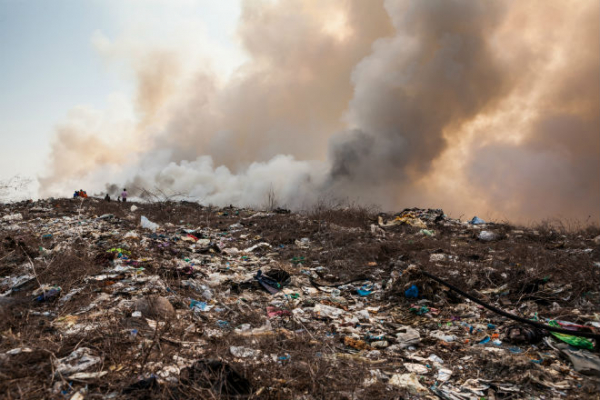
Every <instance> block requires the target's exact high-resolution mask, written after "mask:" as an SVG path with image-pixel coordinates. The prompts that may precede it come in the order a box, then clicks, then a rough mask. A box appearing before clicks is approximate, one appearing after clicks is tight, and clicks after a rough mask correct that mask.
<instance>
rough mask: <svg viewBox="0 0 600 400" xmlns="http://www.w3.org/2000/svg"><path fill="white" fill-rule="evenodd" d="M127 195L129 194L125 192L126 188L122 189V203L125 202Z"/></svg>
mask: <svg viewBox="0 0 600 400" xmlns="http://www.w3.org/2000/svg"><path fill="white" fill-rule="evenodd" d="M127 196H129V194H128V193H127V189H123V191H122V192H121V198H122V199H123V203H126V202H127Z"/></svg>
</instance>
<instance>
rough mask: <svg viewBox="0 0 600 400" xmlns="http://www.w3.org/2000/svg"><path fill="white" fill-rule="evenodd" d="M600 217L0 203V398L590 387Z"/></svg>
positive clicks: (599, 324)
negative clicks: (557, 221) (546, 220)
mask: <svg viewBox="0 0 600 400" xmlns="http://www.w3.org/2000/svg"><path fill="white" fill-rule="evenodd" d="M599 234H600V230H599V229H598V228H585V229H578V230H566V229H562V230H561V229H557V228H552V227H550V226H539V227H538V228H536V229H532V228H520V227H516V226H512V225H508V224H503V223H491V222H486V221H484V220H482V219H480V218H477V217H474V218H473V219H471V220H469V221H461V220H458V219H452V218H449V217H448V216H446V215H445V214H444V212H443V211H442V210H433V209H428V210H424V209H406V210H404V211H402V212H400V213H397V214H393V215H391V214H384V213H376V212H374V211H372V210H369V209H363V208H352V207H349V208H340V207H330V208H326V207H315V208H314V209H312V211H310V212H302V213H294V212H289V210H285V209H280V208H274V209H270V210H267V211H257V210H252V209H248V208H235V207H226V208H214V207H203V206H201V205H199V204H197V203H189V202H157V203H136V202H133V203H116V202H112V203H111V202H105V201H102V200H99V199H96V198H93V197H89V198H74V199H56V200H55V199H49V200H40V201H35V202H31V201H28V202H21V203H13V204H4V205H2V206H0V291H1V292H2V294H1V297H0V313H1V320H0V334H1V336H0V338H1V339H0V392H1V393H3V397H4V398H67V399H83V398H105V399H113V398H169V399H184V398H207V399H209V398H211V399H214V398H247V399H250V398H273V399H290V398H295V399H365V398H436V397H437V398H442V399H453V400H454V399H509V398H510V399H516V398H584V397H585V398H591V397H593V398H597V396H598V393H599V390H598V389H599V382H600V357H599V356H598V352H597V349H598V339H599V337H600V306H599V304H600V236H599Z"/></svg>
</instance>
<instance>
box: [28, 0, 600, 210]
mask: <svg viewBox="0 0 600 400" xmlns="http://www.w3.org/2000/svg"><path fill="white" fill-rule="evenodd" d="M532 7H534V8H535V12H531V11H532ZM598 11H600V10H599V7H598V4H597V3H596V2H573V3H564V2H558V1H548V2H544V3H543V4H541V3H538V2H535V3H534V2H531V1H523V2H473V1H460V0H448V1H441V0H440V1H427V2H425V1H404V0H390V1H385V2H383V1H369V2H365V1H360V0H354V1H351V0H339V1H335V0H330V1H319V2H315V1H311V0H305V1H300V0H297V1H291V2H288V1H285V2H284V1H279V2H266V1H265V2H262V1H246V2H245V3H244V6H243V12H242V16H241V19H240V22H239V27H238V36H239V38H240V42H241V45H242V46H243V47H244V49H245V50H246V52H247V54H248V61H247V62H246V63H244V64H243V65H242V66H241V67H240V68H238V70H237V71H236V72H235V73H234V74H233V76H232V77H231V78H230V79H229V80H228V81H226V82H221V81H219V79H218V78H217V77H216V75H214V74H213V73H211V72H210V70H208V69H207V68H199V69H198V71H197V72H196V73H194V74H191V75H185V74H184V73H183V72H182V71H183V70H184V68H183V67H182V66H181V65H180V64H181V60H180V59H181V57H180V56H179V55H178V54H177V53H175V52H173V51H170V50H169V49H151V50H148V51H145V52H144V51H139V52H136V58H135V59H134V60H133V61H132V66H133V69H134V71H135V72H136V77H137V80H138V93H137V96H136V98H135V99H134V100H135V102H134V104H133V105H132V106H131V107H130V108H131V109H133V110H134V114H135V118H133V119H131V118H121V119H119V118H114V116H110V115H108V114H109V113H97V112H89V111H86V110H81V109H76V110H74V112H73V113H72V115H71V116H70V118H69V119H68V120H67V121H65V122H64V123H63V124H61V125H60V126H59V127H58V128H57V135H56V137H55V141H54V143H53V147H52V153H51V158H50V163H49V173H48V175H47V176H45V177H43V178H41V179H40V184H41V187H42V190H41V194H42V195H53V194H57V193H61V192H62V191H64V190H65V188H67V187H68V185H73V184H75V186H78V187H79V186H81V185H83V184H85V185H89V186H86V187H90V188H94V187H95V188H99V189H101V188H103V187H104V185H105V184H106V182H107V181H108V183H109V184H111V183H117V184H118V186H119V187H121V186H127V187H128V189H130V188H131V190H134V191H135V188H147V189H151V188H159V189H160V190H164V191H168V192H170V193H185V194H186V195H187V196H189V197H191V198H195V199H198V200H199V201H202V202H205V203H213V204H230V203H234V204H239V205H259V204H261V203H262V202H263V201H264V199H265V196H266V193H267V192H268V191H270V190H271V189H273V190H274V191H275V192H276V193H277V197H278V200H279V201H280V202H281V203H282V204H285V205H287V206H290V207H294V208H302V207H309V206H310V205H311V204H313V203H314V202H316V201H317V200H318V199H319V198H320V197H323V196H336V197H340V198H350V199H353V200H358V201H360V202H364V203H370V204H372V203H376V204H380V205H382V206H383V207H384V208H386V209H398V208H402V207H405V206H413V205H416V206H435V207H443V208H444V209H446V210H447V211H451V212H454V213H477V214H479V215H483V216H486V215H488V216H492V217H496V218H507V219H511V220H519V219H520V220H523V219H528V220H536V219H541V218H545V217H553V216H567V217H575V218H580V219H585V218H586V217H587V216H588V215H591V216H592V217H593V218H594V219H595V220H596V221H597V220H599V219H600V210H599V208H600V207H598V204H600V186H599V185H600V175H599V174H600V168H599V167H600V135H599V134H598V132H599V131H600V129H599V128H600V126H599V122H598V121H599V115H600V102H599V100H598V97H599V91H600V89H599V88H600V82H599V77H598V70H599V69H598V67H599V66H600V65H599V64H600V63H599V57H600V56H599V54H598V52H597V51H590V50H589V49H597V48H598V44H599V43H598V42H599V38H600V28H599V25H600V24H599V21H598V19H597V18H596V17H597V15H598ZM549 26H551V27H552V29H551V30H550V31H551V32H549ZM574 44H576V45H574ZM140 54H141V55H140ZM90 121H92V122H93V123H90ZM105 132H111V134H109V135H108V136H110V135H112V137H106V133H105ZM114 138H118V143H119V147H118V151H115V148H114V146H113V145H112V143H113V142H112V140H114ZM73 165H75V167H73ZM75 182H76V183H75ZM90 190H91V189H90Z"/></svg>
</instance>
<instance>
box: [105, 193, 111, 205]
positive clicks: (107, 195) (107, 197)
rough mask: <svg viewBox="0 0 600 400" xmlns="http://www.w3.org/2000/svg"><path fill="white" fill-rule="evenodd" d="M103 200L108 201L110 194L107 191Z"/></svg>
mask: <svg viewBox="0 0 600 400" xmlns="http://www.w3.org/2000/svg"><path fill="white" fill-rule="evenodd" d="M104 201H108V202H109V203H110V195H109V194H108V193H106V196H104Z"/></svg>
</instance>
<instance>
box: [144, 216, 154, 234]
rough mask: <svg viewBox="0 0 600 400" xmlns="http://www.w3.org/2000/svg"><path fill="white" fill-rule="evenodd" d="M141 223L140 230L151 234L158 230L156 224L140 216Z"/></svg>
mask: <svg viewBox="0 0 600 400" xmlns="http://www.w3.org/2000/svg"><path fill="white" fill-rule="evenodd" d="M141 223H142V228H144V229H150V230H151V231H152V232H156V230H157V229H158V224H155V223H154V222H151V221H150V220H149V219H148V218H146V217H144V216H142V219H141Z"/></svg>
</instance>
